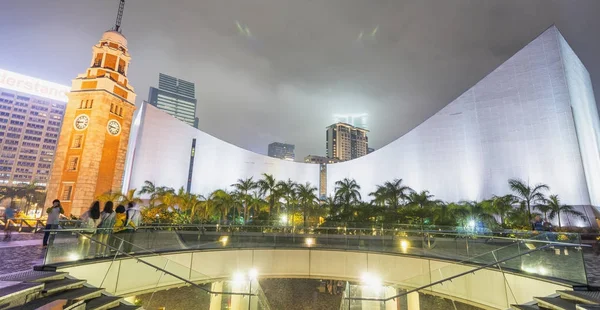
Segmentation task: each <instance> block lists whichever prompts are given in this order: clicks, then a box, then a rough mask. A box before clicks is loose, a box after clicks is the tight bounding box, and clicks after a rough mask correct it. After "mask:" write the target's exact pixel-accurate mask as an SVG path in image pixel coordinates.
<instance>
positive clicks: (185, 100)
mask: <svg viewBox="0 0 600 310" xmlns="http://www.w3.org/2000/svg"><path fill="white" fill-rule="evenodd" d="M195 97H196V90H195V85H194V83H192V82H188V81H185V80H182V79H178V78H176V77H172V76H169V75H166V74H163V73H160V74H159V76H158V88H155V87H150V93H149V94H148V102H149V103H150V104H151V105H153V106H155V107H157V108H159V109H161V110H163V111H165V112H167V113H168V114H170V115H171V116H173V117H175V118H176V119H178V120H180V121H182V122H184V123H187V124H188V125H190V126H193V127H195V128H198V123H197V120H196V104H197V102H198V101H197V100H196V98H195Z"/></svg>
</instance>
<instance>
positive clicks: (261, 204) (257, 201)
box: [248, 192, 269, 218]
mask: <svg viewBox="0 0 600 310" xmlns="http://www.w3.org/2000/svg"><path fill="white" fill-rule="evenodd" d="M265 209H266V210H267V211H268V210H269V203H268V202H267V201H266V200H264V199H263V198H262V196H261V195H260V193H258V192H254V193H253V194H252V196H250V199H249V200H248V214H249V215H250V213H252V216H253V218H254V217H256V216H257V215H258V214H259V213H260V212H261V211H264V210H265Z"/></svg>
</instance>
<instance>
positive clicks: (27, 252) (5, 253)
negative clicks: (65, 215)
mask: <svg viewBox="0 0 600 310" xmlns="http://www.w3.org/2000/svg"><path fill="white" fill-rule="evenodd" d="M43 236H44V235H43V234H31V233H20V234H19V233H13V234H12V240H11V241H8V242H7V241H3V239H4V234H2V235H0V257H1V258H2V264H0V274H5V273H11V272H16V271H23V270H31V268H33V266H35V265H41V264H42V263H43V261H44V260H43V253H44V249H43V247H42V238H43Z"/></svg>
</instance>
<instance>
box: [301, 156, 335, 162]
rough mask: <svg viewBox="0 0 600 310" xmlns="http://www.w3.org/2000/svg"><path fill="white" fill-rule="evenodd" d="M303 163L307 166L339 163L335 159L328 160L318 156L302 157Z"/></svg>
mask: <svg viewBox="0 0 600 310" xmlns="http://www.w3.org/2000/svg"><path fill="white" fill-rule="evenodd" d="M304 162H305V163H307V164H335V163H337V162H339V160H338V159H337V158H329V157H325V156H318V155H308V156H306V157H304Z"/></svg>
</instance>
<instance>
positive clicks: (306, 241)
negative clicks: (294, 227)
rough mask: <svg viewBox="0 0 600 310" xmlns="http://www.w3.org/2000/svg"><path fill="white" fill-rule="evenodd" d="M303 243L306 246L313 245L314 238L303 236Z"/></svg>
mask: <svg viewBox="0 0 600 310" xmlns="http://www.w3.org/2000/svg"><path fill="white" fill-rule="evenodd" d="M304 244H306V246H307V247H311V246H313V245H314V244H315V238H305V239H304Z"/></svg>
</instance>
